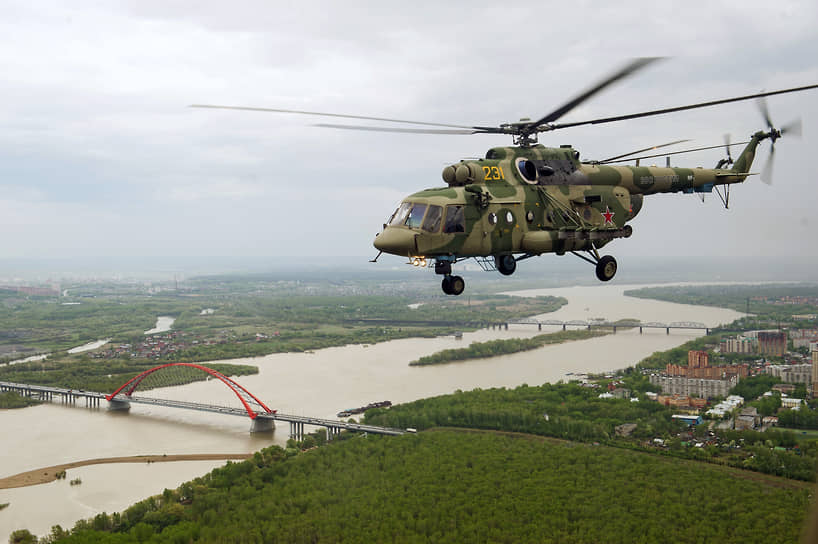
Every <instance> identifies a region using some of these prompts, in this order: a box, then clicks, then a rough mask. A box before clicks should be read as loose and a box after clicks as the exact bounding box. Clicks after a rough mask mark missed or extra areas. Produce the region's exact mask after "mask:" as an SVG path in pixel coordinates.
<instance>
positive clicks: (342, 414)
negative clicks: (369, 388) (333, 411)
mask: <svg viewBox="0 0 818 544" xmlns="http://www.w3.org/2000/svg"><path fill="white" fill-rule="evenodd" d="M390 406H392V402H391V401H388V400H383V401H381V402H370V403H369V404H367V405H366V406H361V407H360V408H347V409H346V410H341V411H340V412H338V414H337V416H338V417H350V416H354V415H356V414H363V413H364V412H366V411H367V410H371V409H372V408H389V407H390Z"/></svg>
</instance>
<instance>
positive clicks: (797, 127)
mask: <svg viewBox="0 0 818 544" xmlns="http://www.w3.org/2000/svg"><path fill="white" fill-rule="evenodd" d="M801 128H802V123H801V119H800V118H799V119H796V120H795V121H791V122H790V123H787V124H786V125H784V126H783V127H781V134H788V135H792V136H795V137H796V138H800V137H801Z"/></svg>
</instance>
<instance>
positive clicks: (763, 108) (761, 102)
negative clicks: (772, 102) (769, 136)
mask: <svg viewBox="0 0 818 544" xmlns="http://www.w3.org/2000/svg"><path fill="white" fill-rule="evenodd" d="M756 105H757V106H758V111H760V112H761V116H762V117H764V122H765V123H767V126H768V127H770V128H772V127H773V120H772V119H771V118H770V110H769V108H767V99H766V98H764V97H763V96H762V97H760V98H757V99H756Z"/></svg>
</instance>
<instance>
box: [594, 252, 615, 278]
mask: <svg viewBox="0 0 818 544" xmlns="http://www.w3.org/2000/svg"><path fill="white" fill-rule="evenodd" d="M616 268H617V267H616V259H614V258H613V257H611V256H610V255H605V256H604V257H602V258H601V259H599V261H597V263H596V277H597V278H599V280H600V281H610V280H611V279H613V277H614V276H615V275H616Z"/></svg>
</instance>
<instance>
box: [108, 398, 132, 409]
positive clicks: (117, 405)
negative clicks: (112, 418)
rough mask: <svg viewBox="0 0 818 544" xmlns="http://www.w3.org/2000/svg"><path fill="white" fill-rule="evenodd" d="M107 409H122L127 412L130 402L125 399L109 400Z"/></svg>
mask: <svg viewBox="0 0 818 544" xmlns="http://www.w3.org/2000/svg"><path fill="white" fill-rule="evenodd" d="M108 409H109V410H111V411H117V412H118V411H122V412H127V411H129V410H130V409H131V403H130V402H128V401H127V400H118V399H114V400H109V401H108Z"/></svg>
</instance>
